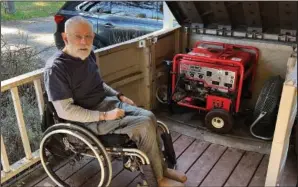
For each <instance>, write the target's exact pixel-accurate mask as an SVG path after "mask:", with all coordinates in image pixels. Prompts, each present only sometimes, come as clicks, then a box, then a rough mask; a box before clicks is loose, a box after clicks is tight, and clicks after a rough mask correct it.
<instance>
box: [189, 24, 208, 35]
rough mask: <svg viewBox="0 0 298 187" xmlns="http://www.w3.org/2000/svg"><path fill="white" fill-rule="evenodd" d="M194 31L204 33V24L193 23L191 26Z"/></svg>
mask: <svg viewBox="0 0 298 187" xmlns="http://www.w3.org/2000/svg"><path fill="white" fill-rule="evenodd" d="M190 28H191V31H192V33H197V34H203V33H204V31H205V30H204V24H202V23H192V24H191V26H190Z"/></svg>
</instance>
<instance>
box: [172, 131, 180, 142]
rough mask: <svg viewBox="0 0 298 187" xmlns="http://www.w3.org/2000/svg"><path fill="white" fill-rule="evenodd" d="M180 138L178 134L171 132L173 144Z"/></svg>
mask: <svg viewBox="0 0 298 187" xmlns="http://www.w3.org/2000/svg"><path fill="white" fill-rule="evenodd" d="M180 136H181V134H180V133H178V132H175V131H171V137H172V141H173V142H175V141H176V140H177V139H178V138H179V137H180Z"/></svg>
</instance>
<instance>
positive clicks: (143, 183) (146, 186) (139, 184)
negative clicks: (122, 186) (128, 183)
mask: <svg viewBox="0 0 298 187" xmlns="http://www.w3.org/2000/svg"><path fill="white" fill-rule="evenodd" d="M137 187H148V183H147V182H146V181H145V180H143V182H142V183H140V182H139V183H138V184H137Z"/></svg>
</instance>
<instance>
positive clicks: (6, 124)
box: [0, 35, 43, 164]
mask: <svg viewBox="0 0 298 187" xmlns="http://www.w3.org/2000/svg"><path fill="white" fill-rule="evenodd" d="M21 38H22V40H21V42H20V43H19V44H17V45H15V46H10V45H9V44H8V43H7V41H5V39H4V37H3V35H1V62H2V64H1V69H2V71H1V78H2V79H1V80H6V79H9V78H12V77H15V76H18V75H21V74H24V73H28V72H31V71H33V70H36V69H39V68H41V66H43V65H42V64H40V62H41V59H39V57H38V53H39V52H38V51H37V50H36V49H34V48H32V47H29V46H27V38H28V37H27V36H23V35H22V36H21ZM18 90H19V96H20V101H21V106H22V111H23V116H24V121H25V124H26V129H27V133H28V137H29V141H30V145H31V149H32V151H35V150H37V149H38V147H39V140H40V137H41V130H40V122H41V120H40V115H39V112H38V106H37V101H36V94H35V90H34V86H33V83H29V84H26V85H23V86H19V87H18ZM0 102H1V107H2V110H1V112H0V118H1V119H0V123H1V133H2V136H3V138H4V143H5V145H6V149H7V153H8V157H9V161H10V163H11V164H12V163H14V162H16V161H18V160H20V159H21V158H23V157H24V156H25V154H24V149H23V144H22V141H21V137H20V133H19V128H18V124H17V120H16V115H15V109H14V106H13V102H12V97H11V94H10V91H5V92H3V93H1V96H0Z"/></svg>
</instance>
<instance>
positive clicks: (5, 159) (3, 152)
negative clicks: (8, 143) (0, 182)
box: [1, 134, 11, 172]
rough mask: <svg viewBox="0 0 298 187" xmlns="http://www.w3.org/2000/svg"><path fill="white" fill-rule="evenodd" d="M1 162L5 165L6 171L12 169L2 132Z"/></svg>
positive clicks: (4, 169)
mask: <svg viewBox="0 0 298 187" xmlns="http://www.w3.org/2000/svg"><path fill="white" fill-rule="evenodd" d="M1 163H2V165H3V171H4V172H9V171H10V170H11V169H10V166H9V161H8V157H7V152H6V147H5V144H4V140H3V137H2V134H1Z"/></svg>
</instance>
